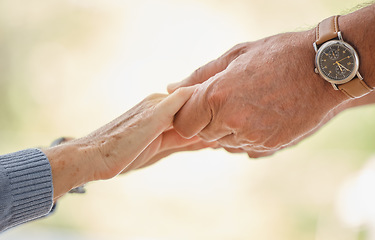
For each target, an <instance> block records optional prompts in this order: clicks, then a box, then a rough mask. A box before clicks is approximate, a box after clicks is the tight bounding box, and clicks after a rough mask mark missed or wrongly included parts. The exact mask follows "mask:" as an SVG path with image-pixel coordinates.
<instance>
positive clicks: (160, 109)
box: [154, 86, 197, 130]
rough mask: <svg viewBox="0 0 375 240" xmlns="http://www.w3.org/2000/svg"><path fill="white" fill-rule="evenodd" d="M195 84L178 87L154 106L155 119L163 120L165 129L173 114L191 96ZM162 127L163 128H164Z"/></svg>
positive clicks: (169, 123)
mask: <svg viewBox="0 0 375 240" xmlns="http://www.w3.org/2000/svg"><path fill="white" fill-rule="evenodd" d="M196 88H197V86H191V87H186V88H180V89H178V90H177V91H175V92H173V93H172V94H171V95H169V96H168V97H166V98H165V99H163V100H162V101H161V102H160V103H159V104H158V105H157V106H156V107H155V118H154V119H155V120H164V121H165V122H163V121H162V123H163V124H164V125H165V129H166V128H168V127H169V126H170V125H171V123H172V120H173V117H174V115H175V114H176V113H177V112H178V111H179V110H180V108H181V107H182V106H183V105H184V104H185V102H186V101H187V100H189V98H190V97H191V95H192V94H193V92H194V91H195V89H196ZM165 129H163V130H165Z"/></svg>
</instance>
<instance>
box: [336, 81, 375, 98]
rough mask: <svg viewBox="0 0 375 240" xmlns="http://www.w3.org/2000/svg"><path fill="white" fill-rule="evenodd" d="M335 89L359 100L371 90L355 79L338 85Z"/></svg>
mask: <svg viewBox="0 0 375 240" xmlns="http://www.w3.org/2000/svg"><path fill="white" fill-rule="evenodd" d="M337 87H338V89H340V90H341V91H342V92H343V93H345V94H346V95H347V96H348V97H351V98H359V97H362V96H364V95H366V94H367V93H369V92H371V91H372V89H371V88H370V87H369V86H367V84H366V83H365V82H364V81H363V80H361V79H359V78H357V77H356V78H354V79H353V80H351V81H350V82H347V83H345V84H340V85H338V86H337Z"/></svg>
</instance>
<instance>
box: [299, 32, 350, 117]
mask: <svg viewBox="0 0 375 240" xmlns="http://www.w3.org/2000/svg"><path fill="white" fill-rule="evenodd" d="M298 34H299V35H300V36H299V37H300V42H301V45H300V50H299V51H300V52H301V56H305V59H304V60H303V61H304V62H303V64H302V66H304V67H303V68H302V69H303V71H305V72H306V73H307V74H306V77H305V78H304V85H305V88H306V91H311V92H312V94H313V95H314V96H315V97H314V99H315V100H314V101H317V102H318V104H319V105H320V106H321V107H322V110H324V111H329V110H330V109H334V108H336V107H337V106H339V105H342V103H344V102H346V101H347V100H348V98H347V97H346V96H345V95H344V94H343V93H342V92H341V91H337V90H335V89H334V88H333V87H332V85H331V83H329V82H327V81H326V80H324V79H323V78H322V77H321V76H320V75H319V74H316V73H315V71H314V70H315V55H316V52H315V50H314V47H313V43H314V42H315V40H316V32H315V28H313V29H311V30H308V31H305V32H300V33H298Z"/></svg>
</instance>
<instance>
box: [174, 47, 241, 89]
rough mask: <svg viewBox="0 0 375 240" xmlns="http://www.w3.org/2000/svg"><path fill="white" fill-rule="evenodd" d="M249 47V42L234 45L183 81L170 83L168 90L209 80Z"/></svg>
mask: <svg viewBox="0 0 375 240" xmlns="http://www.w3.org/2000/svg"><path fill="white" fill-rule="evenodd" d="M247 49H248V44H246V43H244V44H238V45H236V46H234V47H233V48H232V49H230V50H229V51H227V52H226V53H225V54H224V55H222V56H221V57H219V58H218V59H216V60H213V61H211V62H209V63H207V64H206V65H204V66H202V67H200V68H198V69H197V70H195V71H194V72H193V73H192V74H191V75H190V76H189V77H188V78H186V79H184V80H183V81H181V82H176V83H171V84H169V85H168V87H167V90H168V92H169V93H172V92H174V91H176V90H177V89H178V88H180V87H186V86H192V85H195V84H200V83H203V82H205V81H207V80H208V79H210V78H211V77H213V76H215V75H216V74H217V73H219V72H221V71H223V70H225V69H226V68H227V67H228V65H229V64H230V63H231V62H232V61H233V60H234V59H236V58H237V57H238V56H240V55H242V54H243V53H245V52H246V51H247Z"/></svg>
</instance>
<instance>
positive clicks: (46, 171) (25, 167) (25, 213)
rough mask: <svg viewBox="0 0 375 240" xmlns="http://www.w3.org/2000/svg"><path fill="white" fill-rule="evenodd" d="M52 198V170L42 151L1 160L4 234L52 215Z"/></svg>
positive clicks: (1, 227) (1, 225) (0, 205)
mask: <svg viewBox="0 0 375 240" xmlns="http://www.w3.org/2000/svg"><path fill="white" fill-rule="evenodd" d="M52 198H53V185H52V173H51V166H50V164H49V161H48V159H47V157H46V155H45V154H44V153H43V152H42V151H40V150H39V149H27V150H23V151H19V152H15V153H10V154H6V155H2V156H0V232H1V231H3V230H5V229H7V228H10V227H13V226H16V225H18V224H21V223H24V222H27V221H30V220H32V219H35V218H38V217H41V216H44V215H46V214H48V213H49V212H50V210H51V208H52V205H53V200H52Z"/></svg>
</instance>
